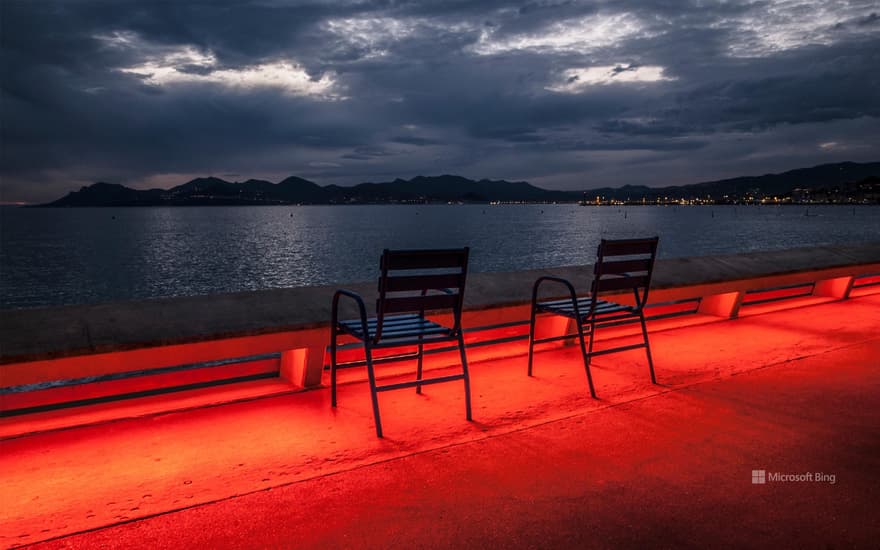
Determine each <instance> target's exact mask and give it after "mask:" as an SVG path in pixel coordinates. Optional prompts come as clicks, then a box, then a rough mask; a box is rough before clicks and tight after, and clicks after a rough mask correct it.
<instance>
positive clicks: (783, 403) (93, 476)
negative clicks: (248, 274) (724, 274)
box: [0, 295, 880, 548]
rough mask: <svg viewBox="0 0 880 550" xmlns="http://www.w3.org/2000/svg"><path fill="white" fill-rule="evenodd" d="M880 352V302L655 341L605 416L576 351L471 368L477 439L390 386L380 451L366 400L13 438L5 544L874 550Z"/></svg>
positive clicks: (229, 409)
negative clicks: (590, 393) (788, 477)
mask: <svg viewBox="0 0 880 550" xmlns="http://www.w3.org/2000/svg"><path fill="white" fill-rule="evenodd" d="M878 334H880V295H873V296H867V297H860V298H856V299H852V300H849V301H847V302H839V303H828V304H823V305H815V306H811V307H805V308H799V309H795V310H788V311H781V312H775V313H764V314H761V315H755V316H749V317H744V318H741V319H738V320H735V321H725V322H717V323H712V324H707V325H701V326H695V327H688V328H681V329H675V330H668V331H664V332H657V333H655V334H653V336H652V346H653V348H654V357H655V365H656V367H657V375H658V379H659V381H660V382H661V384H663V386H660V387H657V386H652V385H651V384H649V383H647V380H648V377H647V367H646V365H645V362H644V359H643V355H642V354H641V353H639V352H638V351H636V352H631V353H626V354H618V355H611V356H605V357H602V358H601V360H600V359H597V360H596V361H595V365H596V367H595V370H594V377H595V381H596V386H597V388H596V389H597V392H598V393H599V396H600V397H601V400H599V401H594V400H591V399H589V398H588V397H587V392H586V386H585V381H584V373H583V369H582V366H581V364H580V357H579V353H578V351H577V349H576V348H566V349H563V350H557V351H550V352H547V353H544V354H541V355H539V357H538V362H537V369H536V374H537V376H536V378H533V379H529V378H527V377H525V375H524V371H525V358H514V359H508V360H504V361H497V362H488V363H477V364H475V365H474V366H473V370H472V374H473V389H474V418H475V420H476V421H475V422H474V423H467V422H465V421H464V418H463V417H464V411H463V404H462V398H461V392H460V388H458V387H455V384H446V385H441V386H434V387H431V388H430V389H426V391H425V395H423V396H417V395H415V394H414V392H407V391H404V392H393V393H389V394H383V395H382V396H381V403H382V411H383V420H384V421H385V431H386V434H387V438H386V439H385V440H378V439H376V438H375V437H374V435H373V434H374V432H373V430H372V418H371V414H370V409H369V392H368V391H367V390H366V388H365V387H364V386H363V385H362V384H349V385H346V386H343V387H342V389H341V393H340V409H338V410H337V411H336V412H333V411H331V410H330V408H329V406H328V403H327V401H328V399H329V398H328V396H327V392H326V391H323V390H319V391H312V392H306V393H303V394H295V395H284V396H279V397H274V398H269V399H261V400H256V401H249V402H242V403H237V404H231V405H225V406H219V407H210V408H202V409H196V410H191V411H188V412H181V413H176V414H167V415H162V416H149V417H146V418H141V419H135V420H126V421H118V422H112V423H106V424H102V425H96V426H91V427H83V428H76V429H70V430H62V431H53V432H48V433H43V434H38V435H33V436H27V437H20V438H14V439H7V440H5V441H2V442H0V446H2V447H0V448H2V454H0V476H2V486H0V491H2V493H0V497H2V502H3V507H2V510H0V515H2V517H0V544H2V545H4V546H11V545H17V544H27V543H31V542H35V541H40V540H47V539H55V540H52V541H50V542H48V543H46V544H47V545H48V546H50V547H82V548H86V547H88V548H91V547H100V546H102V545H107V546H110V547H113V546H116V547H163V546H164V547H171V546H173V547H229V546H236V547H265V546H275V547H278V546H288V547H298V548H304V547H305V548H309V547H312V548H326V547H375V548H387V547H393V546H397V547H427V546H432V547H437V546H441V547H442V546H458V547H572V546H580V547H584V546H599V547H618V546H621V545H662V546H681V545H685V546H705V545H707V544H712V543H715V544H716V545H717V544H718V543H723V544H725V545H734V546H742V545H749V546H770V545H776V546H778V547H791V546H798V545H800V546H807V547H816V546H818V547H824V546H826V545H833V546H838V547H848V546H860V547H873V546H875V544H876V538H877V536H880V520H878V519H877V518H878V515H877V514H876V509H875V506H874V504H875V503H876V501H877V498H878V496H880V475H878V474H877V472H880V336H878ZM758 469H763V470H766V471H767V472H768V473H774V472H776V473H785V474H803V473H807V472H809V473H813V474H816V473H823V474H827V475H834V476H835V481H836V482H835V483H834V484H830V483H828V482H827V481H826V482H807V481H802V482H781V481H777V482H774V481H768V482H767V483H766V484H764V485H753V484H752V470H758ZM108 526H109V527H108ZM72 533H79V534H76V535H74V536H66V535H69V534H72ZM58 537H61V538H58Z"/></svg>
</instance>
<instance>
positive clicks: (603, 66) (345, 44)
mask: <svg viewBox="0 0 880 550" xmlns="http://www.w3.org/2000/svg"><path fill="white" fill-rule="evenodd" d="M0 10H2V11H0V147H2V148H0V161H2V162H0V201H2V202H43V201H49V200H54V199H56V198H59V197H60V196H63V195H65V194H66V193H67V192H69V191H72V190H76V189H79V188H80V187H81V186H83V185H89V184H91V183H94V182H96V181H106V182H111V183H120V184H123V185H127V186H129V187H134V188H152V187H163V188H168V187H171V186H174V185H178V184H181V183H184V182H186V181H188V180H190V179H192V178H194V177H200V176H209V175H210V176H217V177H222V178H224V179H227V180H230V181H243V180H246V179H249V178H259V179H268V180H270V181H280V180H281V179H283V178H285V177H287V176H290V175H296V176H300V177H304V178H307V179H310V180H312V181H314V182H316V183H318V184H321V185H327V184H339V185H353V184H357V183H361V182H365V181H374V182H375V181H389V180H392V179H395V178H398V177H402V178H410V177H414V176H417V175H440V174H457V175H462V176H466V177H470V178H474V179H481V178H490V179H507V180H526V181H529V182H530V183H533V184H535V185H538V186H541V187H544V188H548V189H568V190H580V189H591V188H597V187H603V186H612V187H617V186H621V185H626V184H640V185H649V186H655V187H656V186H665V185H677V184H686V183H696V182H700V181H709V180H715V179H721V178H726V177H735V176H740V175H760V174H765V173H774V172H781V171H785V170H789V169H794V168H801V167H807V166H814V165H817V164H823V163H826V162H839V161H857V162H867V161H878V160H880V1H862V0H815V1H809V0H755V1H733V0H731V1H720V0H691V1H684V0H683V1H677V0H607V1H583V2H582V1H577V0H534V1H528V2H500V1H499V2H496V1H477V0H450V1H393V0H385V1H369V0H363V1H337V0H334V1H319V0H313V1H300V2H295V1H282V0H252V1H245V0H242V1H229V2H225V1H220V0H218V1H200V2H196V1H188V0H180V1H172V0H144V1H133V0H101V1H87V0H65V1H49V0H0Z"/></svg>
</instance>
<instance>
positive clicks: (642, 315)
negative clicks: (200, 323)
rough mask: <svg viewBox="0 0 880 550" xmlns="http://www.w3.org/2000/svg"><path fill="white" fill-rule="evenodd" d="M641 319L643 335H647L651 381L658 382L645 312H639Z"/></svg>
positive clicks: (646, 346)
mask: <svg viewBox="0 0 880 550" xmlns="http://www.w3.org/2000/svg"><path fill="white" fill-rule="evenodd" d="M639 321H641V322H642V335H643V336H644V337H645V353H646V354H647V355H648V369H650V371H651V383H652V384H656V383H657V378H656V377H655V376H654V360H653V359H651V344H650V343H649V342H648V326H647V325H646V324H645V314H644V312H641V311H640V312H639Z"/></svg>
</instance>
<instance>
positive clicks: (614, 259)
mask: <svg viewBox="0 0 880 550" xmlns="http://www.w3.org/2000/svg"><path fill="white" fill-rule="evenodd" d="M659 241H660V238H659V237H651V238H645V239H619V240H607V239H602V241H601V242H600V243H599V251H598V253H597V258H596V265H595V267H594V268H593V285H592V287H591V295H592V296H593V300H592V304H591V306H590V313H592V312H593V310H594V309H595V305H596V299H597V296H598V295H599V294H602V293H608V292H616V293H619V292H624V291H627V290H632V291H633V295H634V296H635V301H636V308H638V309H641V308H642V307H644V305H645V304H646V303H647V301H648V290H649V288H650V286H651V275H652V274H653V272H654V260H655V259H656V257H657V243H658V242H659Z"/></svg>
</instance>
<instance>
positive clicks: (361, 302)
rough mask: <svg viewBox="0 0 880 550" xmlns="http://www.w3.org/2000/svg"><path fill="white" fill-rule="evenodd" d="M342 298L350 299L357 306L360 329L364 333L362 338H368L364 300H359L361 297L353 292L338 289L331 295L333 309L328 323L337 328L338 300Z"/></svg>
mask: <svg viewBox="0 0 880 550" xmlns="http://www.w3.org/2000/svg"><path fill="white" fill-rule="evenodd" d="M343 296H345V297H347V298H351V299H352V300H354V302H355V303H356V304H357V306H358V312H359V313H360V316H361V327H362V328H363V331H364V337H365V338H369V334H370V333H369V331H368V330H367V308H366V306H365V305H364V299H363V298H361V295H360V294H358V293H357V292H354V291H353V290H346V289H344V288H340V289H339V290H337V291H336V293H335V294H333V308H332V313H331V317H330V323H332V325H333V326H334V327H335V326H337V324H338V323H339V299H340V298H341V297H343Z"/></svg>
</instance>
